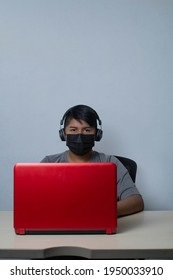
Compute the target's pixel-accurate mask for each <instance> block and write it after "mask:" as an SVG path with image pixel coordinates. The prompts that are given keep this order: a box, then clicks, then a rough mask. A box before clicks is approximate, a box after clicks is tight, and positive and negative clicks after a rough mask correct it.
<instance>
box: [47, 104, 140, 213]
mask: <svg viewBox="0 0 173 280" xmlns="http://www.w3.org/2000/svg"><path fill="white" fill-rule="evenodd" d="M97 123H98V124H99V126H100V128H98V127H97ZM60 125H61V126H64V127H63V128H62V127H61V128H60V130H59V135H60V138H61V140H62V141H66V145H67V146H68V148H69V150H67V151H65V152H63V153H60V154H55V155H50V156H46V157H45V158H44V159H43V160H42V161H41V162H57V163H58V162H81V163H82V162H113V163H115V164H116V165H117V210H118V216H119V217H120V216H124V215H129V214H133V213H136V212H139V211H142V210H143V208H144V203H143V199H142V196H141V195H140V193H139V191H138V190H137V188H136V186H135V184H134V182H133V181H132V179H131V177H130V175H129V173H128V171H127V170H126V168H125V167H124V165H123V164H122V163H121V162H120V161H119V160H118V159H117V158H116V157H115V156H110V155H106V154H103V153H98V152H96V151H93V147H94V145H95V141H100V140H101V138H102V134H103V131H102V129H101V120H100V118H99V116H98V114H97V113H96V111H95V110H93V109H92V108H91V107H89V106H86V105H77V106H74V107H72V108H70V109H69V110H67V112H66V113H65V114H64V116H63V118H62V120H61V122H60Z"/></svg>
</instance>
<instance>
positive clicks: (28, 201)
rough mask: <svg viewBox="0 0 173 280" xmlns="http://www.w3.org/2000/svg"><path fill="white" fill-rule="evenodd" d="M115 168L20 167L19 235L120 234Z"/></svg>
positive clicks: (16, 199) (104, 165)
mask: <svg viewBox="0 0 173 280" xmlns="http://www.w3.org/2000/svg"><path fill="white" fill-rule="evenodd" d="M116 181H117V174H116V165H115V164H114V163H18V164H16V165H15V166H14V229H15V232H16V233H17V234H27V233H65V232H67V233H77V232H78V233H80V232H81V233H87V232H88V233H90V232H91V233H107V234H111V233H115V232H116V227H117V195H116V191H117V190H116Z"/></svg>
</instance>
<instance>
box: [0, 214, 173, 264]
mask: <svg viewBox="0 0 173 280" xmlns="http://www.w3.org/2000/svg"><path fill="white" fill-rule="evenodd" d="M0 225H1V226H0V229H1V231H0V258H1V259H44V258H45V259H48V258H54V257H62V258H68V257H70V256H76V257H78V258H87V259H141V258H142V259H143V258H144V259H173V211H144V212H140V213H137V214H134V215H130V216H126V217H122V218H119V219H118V231H117V233H116V234H112V235H106V234H88V235H86V234H71V235H70V234H64V235H63V234H59V235H16V234H15V232H14V229H13V212H12V211H1V212H0Z"/></svg>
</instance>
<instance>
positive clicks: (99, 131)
mask: <svg viewBox="0 0 173 280" xmlns="http://www.w3.org/2000/svg"><path fill="white" fill-rule="evenodd" d="M102 135H103V130H102V129H97V133H96V137H95V141H100V140H101V139H102Z"/></svg>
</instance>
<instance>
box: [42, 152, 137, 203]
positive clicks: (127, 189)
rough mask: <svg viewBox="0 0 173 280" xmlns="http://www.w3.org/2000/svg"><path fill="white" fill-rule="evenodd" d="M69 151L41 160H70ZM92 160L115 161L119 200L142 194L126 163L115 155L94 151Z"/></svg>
mask: <svg viewBox="0 0 173 280" xmlns="http://www.w3.org/2000/svg"><path fill="white" fill-rule="evenodd" d="M67 153H68V151H65V152H63V153H61V154H55V155H48V156H46V157H44V158H43V159H42V161H41V162H45V163H46V162H47V163H51V162H52V163H53V162H57V163H60V162H62V163H63V162H69V161H68V158H67ZM90 162H113V163H115V164H116V166H117V200H122V199H125V198H127V197H129V196H132V195H136V194H140V193H139V191H138V189H137V188H136V186H135V184H134V182H133V181H132V179H131V177H130V175H129V172H128V171H127V169H126V168H125V167H124V165H123V164H122V163H121V162H120V161H119V160H118V159H117V158H116V157H115V156H111V155H106V154H104V153H98V152H96V151H93V156H92V158H91V160H90Z"/></svg>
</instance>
